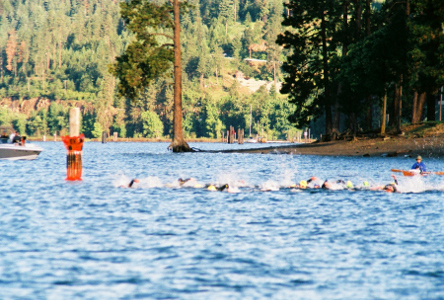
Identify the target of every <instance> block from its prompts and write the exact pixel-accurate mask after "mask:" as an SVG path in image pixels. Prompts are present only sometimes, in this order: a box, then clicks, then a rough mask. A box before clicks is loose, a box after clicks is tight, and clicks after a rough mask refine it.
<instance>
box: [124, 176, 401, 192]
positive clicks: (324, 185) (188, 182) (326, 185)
mask: <svg viewBox="0 0 444 300" xmlns="http://www.w3.org/2000/svg"><path fill="white" fill-rule="evenodd" d="M391 176H392V178H393V179H394V182H391V183H388V184H386V185H377V186H373V187H370V184H369V183H368V181H364V182H363V183H362V186H359V187H357V186H354V185H353V183H352V182H351V181H350V180H347V181H344V180H337V181H329V180H321V179H319V178H317V177H314V176H313V177H311V178H310V179H308V180H301V181H300V182H299V183H298V184H292V185H290V186H288V187H286V188H289V189H292V190H295V191H296V190H306V189H324V190H344V189H345V190H371V191H385V192H388V193H395V192H398V180H397V179H396V176H395V175H393V174H392V175H391ZM138 183H140V180H139V179H137V178H135V179H133V180H131V182H130V183H129V184H128V185H127V186H120V187H128V188H133V187H137V185H136V184H138ZM177 183H178V185H174V184H171V185H167V187H177V186H180V187H182V186H186V187H193V188H205V189H207V190H209V191H220V192H222V191H227V192H230V191H233V189H232V188H230V186H229V184H228V183H225V184H223V185H220V186H217V185H216V184H207V185H205V186H203V185H201V184H200V183H198V182H197V181H196V179H195V178H187V179H182V178H179V179H178V182H177ZM238 184H239V185H245V182H244V181H243V180H240V181H239V182H238ZM260 190H261V191H272V190H274V189H271V188H266V187H260Z"/></svg>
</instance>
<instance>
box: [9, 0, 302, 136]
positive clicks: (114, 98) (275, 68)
mask: <svg viewBox="0 0 444 300" xmlns="http://www.w3.org/2000/svg"><path fill="white" fill-rule="evenodd" d="M119 2H120V1H116V0H57V1H56V0H32V1H29V0H4V1H2V2H0V54H1V59H0V99H3V102H0V104H1V105H2V106H1V107H0V125H13V126H14V127H15V128H16V129H17V130H19V131H20V132H26V133H27V134H29V135H33V136H40V135H43V134H51V135H52V134H54V133H56V134H59V135H63V134H65V133H66V130H67V126H68V119H67V117H68V115H67V112H68V109H69V107H71V106H78V107H81V110H82V117H83V119H82V132H84V133H85V135H86V136H87V137H98V136H100V135H101V133H102V131H108V132H110V133H111V132H118V133H119V136H120V137H168V136H171V131H172V122H173V115H172V109H173V101H172V94H173V87H172V84H171V82H172V80H171V78H158V79H156V80H155V82H153V83H152V84H151V85H150V86H147V87H146V89H145V91H144V92H143V93H142V94H141V95H140V96H139V97H138V98H137V99H133V100H130V99H125V98H124V97H120V96H119V95H118V93H117V84H118V82H117V79H116V78H115V77H114V76H113V75H111V73H110V72H109V68H110V65H112V64H113V63H114V62H115V59H116V57H117V56H119V55H121V54H122V53H123V52H124V50H125V49H126V47H127V46H128V44H129V43H131V41H133V39H134V35H133V33H132V32H130V31H128V30H127V28H126V26H125V24H124V22H123V20H122V19H121V16H120V13H119V11H120V7H119ZM190 4H191V9H190V10H189V13H186V14H182V17H181V27H182V34H181V44H182V69H183V76H182V78H183V118H184V123H183V127H184V135H185V137H189V138H191V137H192V138H195V137H197V138H198V137H210V138H217V137H220V135H221V134H222V132H223V131H225V130H226V128H229V126H230V125H232V126H235V128H244V129H245V132H246V133H247V134H249V132H250V123H251V132H252V134H256V133H258V132H260V133H261V134H266V135H267V136H268V138H269V139H277V138H285V137H287V136H289V135H294V133H295V131H296V129H295V128H294V127H293V126H292V125H291V123H290V121H289V120H288V116H289V115H291V114H292V113H293V111H294V109H295V108H294V106H293V105H291V104H290V103H288V101H287V97H286V96H285V95H281V94H280V93H279V91H278V88H277V86H278V85H279V84H280V83H279V82H281V81H282V78H283V77H282V76H283V74H282V72H281V68H280V66H281V65H282V61H283V60H284V59H285V54H284V53H285V50H284V49H283V48H282V47H278V46H277V44H276V37H277V35H278V34H279V33H280V32H282V31H283V30H282V25H281V22H282V20H283V13H284V12H285V8H284V6H283V3H282V2H280V1H273V0H261V1H259V0H234V1H233V0H216V1H214V0H213V1H208V0H193V1H190ZM246 59H247V60H246ZM5 99H9V100H13V101H12V102H18V103H16V104H15V105H13V104H11V101H5ZM36 99H38V100H36ZM41 99H45V100H46V101H42V100H41ZM0 101H1V100H0ZM30 102H32V105H31V106H34V109H28V110H25V109H22V108H23V107H25V106H30V104H29V103H30ZM34 103H36V104H35V105H34ZM40 103H44V105H43V104H42V105H40Z"/></svg>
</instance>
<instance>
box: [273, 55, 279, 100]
mask: <svg viewBox="0 0 444 300" xmlns="http://www.w3.org/2000/svg"><path fill="white" fill-rule="evenodd" d="M273 80H274V90H275V91H276V94H277V93H279V89H278V86H277V77H276V61H274V62H273Z"/></svg>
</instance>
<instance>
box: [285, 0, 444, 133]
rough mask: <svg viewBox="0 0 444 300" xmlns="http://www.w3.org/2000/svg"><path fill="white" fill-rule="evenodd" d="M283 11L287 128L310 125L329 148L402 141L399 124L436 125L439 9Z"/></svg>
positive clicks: (345, 0)
mask: <svg viewBox="0 0 444 300" xmlns="http://www.w3.org/2000/svg"><path fill="white" fill-rule="evenodd" d="M285 7H286V8H287V9H288V10H290V11H291V14H289V15H287V16H285V19H284V21H283V23H282V24H283V25H284V26H285V27H286V30H285V32H284V33H282V34H280V35H279V36H278V41H277V43H278V44H279V45H281V46H283V47H284V48H285V49H287V50H289V51H291V53H290V54H289V56H288V57H287V60H286V61H285V62H284V64H283V67H282V69H283V71H284V73H285V74H286V76H285V82H284V84H283V87H282V90H281V92H282V93H283V94H286V95H288V97H289V102H290V103H292V104H294V105H296V110H295V113H294V114H292V115H291V116H290V120H291V121H292V123H294V124H295V125H297V126H299V127H301V126H306V125H308V124H310V123H312V122H313V120H314V119H316V118H318V119H319V120H321V121H322V123H323V125H324V128H323V130H322V132H323V133H324V137H325V139H327V140H329V139H335V138H337V137H338V136H339V135H340V134H341V133H343V131H346V132H347V133H348V134H352V135H354V136H356V134H357V133H358V132H375V131H376V132H379V133H382V134H385V132H386V128H387V129H388V130H389V131H390V132H391V133H395V134H402V125H403V124H406V123H418V122H421V121H424V120H427V121H429V122H433V121H436V120H437V119H439V120H441V114H442V109H441V105H437V104H438V99H439V98H440V97H442V93H441V91H442V86H443V85H444V34H443V33H444V26H443V24H444V1H442V0H387V1H382V2H380V3H374V2H373V1H371V0H352V1H351V0H323V1H310V0H292V1H290V2H289V3H288V4H286V5H285ZM439 103H440V102H439ZM440 104H441V103H440Z"/></svg>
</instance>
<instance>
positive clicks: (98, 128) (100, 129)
mask: <svg viewBox="0 0 444 300" xmlns="http://www.w3.org/2000/svg"><path fill="white" fill-rule="evenodd" d="M102 132H103V127H102V125H101V124H100V123H99V122H95V123H94V130H93V131H92V132H91V134H92V136H93V137H95V138H99V137H101V136H102Z"/></svg>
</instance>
